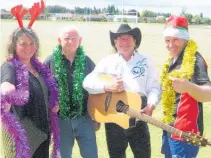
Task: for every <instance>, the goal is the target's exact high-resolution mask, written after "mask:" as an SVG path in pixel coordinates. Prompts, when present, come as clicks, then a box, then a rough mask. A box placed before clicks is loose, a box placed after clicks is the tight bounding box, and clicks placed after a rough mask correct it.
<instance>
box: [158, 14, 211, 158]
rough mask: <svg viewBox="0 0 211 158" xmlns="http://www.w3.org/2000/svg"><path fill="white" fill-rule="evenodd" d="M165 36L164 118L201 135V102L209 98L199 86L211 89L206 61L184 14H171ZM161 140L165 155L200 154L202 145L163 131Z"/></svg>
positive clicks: (187, 156)
mask: <svg viewBox="0 0 211 158" xmlns="http://www.w3.org/2000/svg"><path fill="white" fill-rule="evenodd" d="M163 36H164V40H165V44H166V48H167V50H168V51H169V58H168V60H167V62H166V63H165V64H164V67H163V71H162V75H161V83H162V90H163V94H162V105H163V111H164V116H163V120H164V122H165V123H167V124H170V125H172V126H173V127H175V128H177V129H179V130H181V131H184V132H192V133H195V134H198V133H200V135H202V134H203V108H202V101H208V100H207V98H204V97H203V95H201V94H199V93H197V88H199V89H205V90H206V91H211V82H210V79H209V77H208V73H207V64H206V62H205V60H204V58H203V57H202V55H201V54H200V53H199V52H198V51H197V44H196V42H194V41H193V40H191V39H190V35H189V32H188V20H187V19H186V18H185V17H182V16H173V15H172V16H170V17H169V18H168V19H167V21H166V27H165V30H164V32H163ZM162 139H163V144H162V150H161V151H162V153H163V154H164V155H165V158H175V157H181V158H195V157H196V156H197V154H198V151H199V147H197V146H194V145H192V144H187V143H186V142H184V139H183V138H181V137H178V136H176V135H174V134H169V133H167V132H163V137H162Z"/></svg>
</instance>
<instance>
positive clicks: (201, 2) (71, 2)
mask: <svg viewBox="0 0 211 158" xmlns="http://www.w3.org/2000/svg"><path fill="white" fill-rule="evenodd" d="M1 1H2V0H1ZM44 1H46V4H47V5H61V6H66V7H67V8H74V7H75V6H79V7H93V6H96V7H100V8H103V7H106V6H107V5H111V4H114V5H115V6H118V7H120V8H121V6H122V2H124V6H125V8H137V10H139V11H140V12H141V11H142V10H144V9H149V10H152V11H155V12H169V13H173V14H179V13H180V12H181V10H182V8H186V12H189V13H191V14H198V15H199V14H200V13H201V12H202V13H203V14H204V16H208V17H211V0H175V1H172V0H44ZM34 2H37V0H4V2H2V3H1V4H3V5H1V6H0V8H6V9H10V8H11V7H13V6H14V5H17V4H24V6H25V7H30V6H31V5H32V4H33V3H34Z"/></svg>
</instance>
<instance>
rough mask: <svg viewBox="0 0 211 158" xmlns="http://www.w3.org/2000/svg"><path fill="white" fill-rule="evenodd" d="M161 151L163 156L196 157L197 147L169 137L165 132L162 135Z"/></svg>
mask: <svg viewBox="0 0 211 158" xmlns="http://www.w3.org/2000/svg"><path fill="white" fill-rule="evenodd" d="M162 142H163V143H162V148H161V153H162V154H164V155H165V158H196V157H197V154H198V151H199V147H198V146H194V145H192V144H187V143H185V142H183V141H179V140H175V139H172V138H170V137H169V136H168V135H167V134H166V132H164V134H163V136H162Z"/></svg>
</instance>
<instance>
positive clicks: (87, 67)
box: [44, 55, 95, 115]
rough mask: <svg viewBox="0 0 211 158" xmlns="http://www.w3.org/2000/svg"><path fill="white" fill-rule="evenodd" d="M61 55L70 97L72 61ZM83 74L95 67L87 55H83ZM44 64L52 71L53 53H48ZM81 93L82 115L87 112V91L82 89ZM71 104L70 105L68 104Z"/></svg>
mask: <svg viewBox="0 0 211 158" xmlns="http://www.w3.org/2000/svg"><path fill="white" fill-rule="evenodd" d="M62 56H63V60H64V66H65V67H66V68H67V70H68V71H67V76H68V88H69V94H70V96H69V97H70V98H71V96H72V92H73V72H74V62H75V61H73V63H71V62H70V61H69V60H68V59H67V58H66V57H65V56H64V55H62ZM85 62H86V64H85V76H87V75H88V74H89V73H91V72H92V71H93V70H94V68H95V64H94V62H93V61H92V60H91V59H90V58H89V57H88V56H86V57H85ZM44 64H45V65H47V66H48V67H49V68H50V69H51V72H53V73H54V63H53V55H50V56H49V57H47V58H46V60H45V61H44ZM83 93H84V98H83V112H82V115H85V114H87V101H88V92H87V91H86V90H85V89H83ZM70 106H71V105H70Z"/></svg>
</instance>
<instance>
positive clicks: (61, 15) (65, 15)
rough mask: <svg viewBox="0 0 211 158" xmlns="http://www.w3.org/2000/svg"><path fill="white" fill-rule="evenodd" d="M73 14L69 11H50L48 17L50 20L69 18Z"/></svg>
mask: <svg viewBox="0 0 211 158" xmlns="http://www.w3.org/2000/svg"><path fill="white" fill-rule="evenodd" d="M72 17H73V15H72V14H71V13H54V14H53V13H51V14H50V16H49V18H48V19H50V20H71V19H72Z"/></svg>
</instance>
